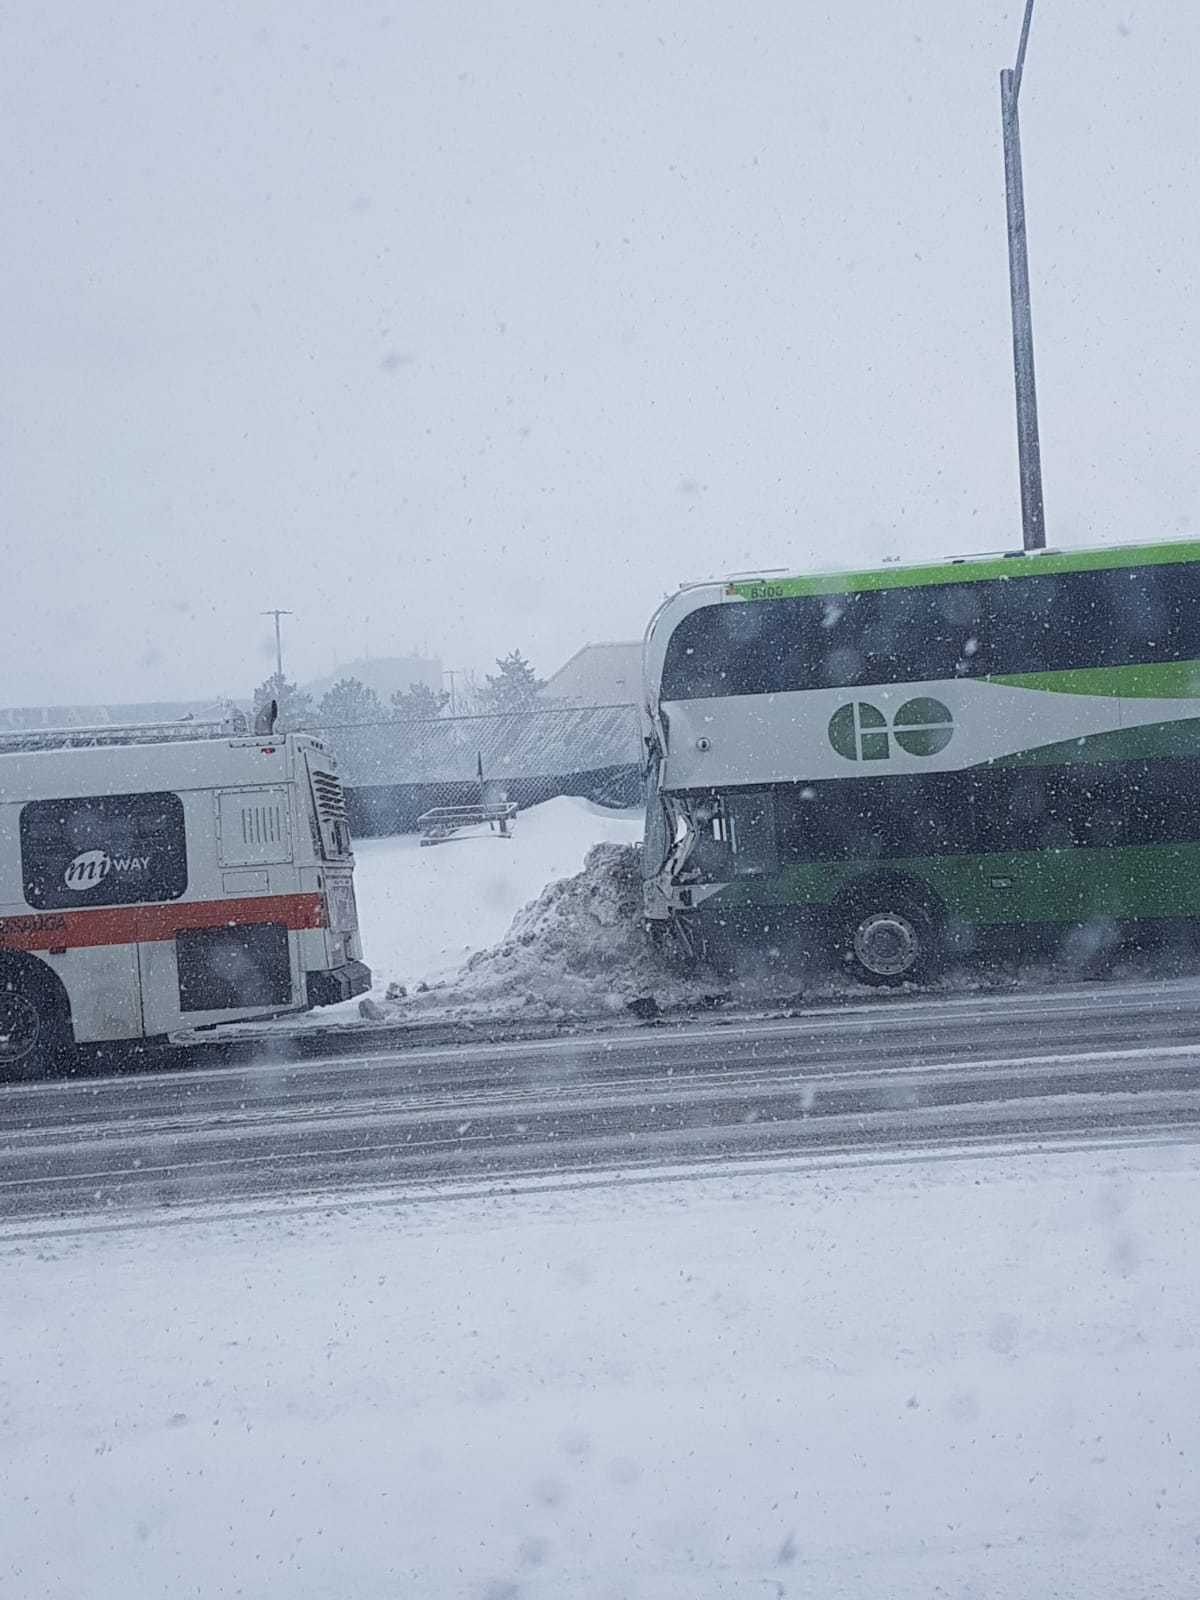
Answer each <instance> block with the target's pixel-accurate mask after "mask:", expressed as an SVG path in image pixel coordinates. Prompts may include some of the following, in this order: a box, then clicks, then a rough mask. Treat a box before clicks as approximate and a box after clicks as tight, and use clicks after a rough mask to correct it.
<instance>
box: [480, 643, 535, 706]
mask: <svg viewBox="0 0 1200 1600" xmlns="http://www.w3.org/2000/svg"><path fill="white" fill-rule="evenodd" d="M496 665H497V666H498V667H499V668H500V671H499V672H489V673H488V675H487V685H486V687H485V688H484V691H483V700H484V704H485V706H486V708H487V710H488V711H544V710H545V708H546V702H545V701H544V700H543V699H542V698H541V691H542V690H543V689H544V688H545V687H546V680H545V679H544V678H539V677H538V675H537V673H536V672H534V670H533V667H532V666H531V665H530V663H529V662H528V661H526V659H525V657H524V656H523V655H522V654H521V652H520V651H519V650H510V651H509V653H508V655H506V656H501V657H500V658H499V659H498V660H497V662H496Z"/></svg>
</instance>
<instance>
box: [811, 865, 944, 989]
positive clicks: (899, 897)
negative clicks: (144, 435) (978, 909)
mask: <svg viewBox="0 0 1200 1600" xmlns="http://www.w3.org/2000/svg"><path fill="white" fill-rule="evenodd" d="M941 921H942V919H941V918H940V917H939V916H938V914H937V908H936V906H935V905H933V904H932V903H931V902H930V900H929V898H928V897H927V896H926V895H923V894H922V893H921V892H920V891H919V889H917V888H916V887H915V886H913V887H909V886H908V885H906V884H904V883H889V882H886V881H884V882H881V883H878V884H872V885H863V886H861V887H856V888H855V890H854V892H853V893H851V894H850V895H848V896H847V897H846V898H845V900H844V901H843V902H842V904H841V905H840V906H839V907H838V908H837V911H836V920H835V934H834V938H835V945H836V948H837V954H838V955H839V956H840V957H841V959H842V962H843V963H844V965H845V968H846V970H847V971H848V972H849V973H850V974H851V975H852V976H853V977H855V978H857V979H858V980H859V982H860V983H868V984H871V985H874V986H876V987H878V986H883V987H895V986H897V985H899V984H904V983H928V981H929V980H930V979H931V978H933V977H935V976H936V974H937V972H938V970H939V969H940V967H941V965H942V962H943V960H944V959H945V946H944V941H943V938H942V926H941Z"/></svg>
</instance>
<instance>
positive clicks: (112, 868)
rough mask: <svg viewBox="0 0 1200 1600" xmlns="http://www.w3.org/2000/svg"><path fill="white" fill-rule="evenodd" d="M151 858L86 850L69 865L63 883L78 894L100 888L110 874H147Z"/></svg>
mask: <svg viewBox="0 0 1200 1600" xmlns="http://www.w3.org/2000/svg"><path fill="white" fill-rule="evenodd" d="M149 865H150V857H149V856H110V855H109V853H108V851H107V850H84V851H82V852H81V853H80V854H79V855H77V856H76V857H75V859H74V860H73V861H70V862H68V863H67V868H66V871H65V872H64V873H63V882H64V883H65V884H66V886H67V888H68V889H74V890H75V892H76V894H86V893H87V892H88V890H89V889H95V888H98V887H99V885H100V884H102V883H103V882H104V880H105V878H107V877H108V875H109V873H110V872H120V873H127V872H145V871H146V869H147V868H148V867H149Z"/></svg>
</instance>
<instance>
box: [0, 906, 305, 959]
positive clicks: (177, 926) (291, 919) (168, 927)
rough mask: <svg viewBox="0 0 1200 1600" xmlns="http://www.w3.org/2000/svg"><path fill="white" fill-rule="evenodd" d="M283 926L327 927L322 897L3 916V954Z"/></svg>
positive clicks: (0, 925)
mask: <svg viewBox="0 0 1200 1600" xmlns="http://www.w3.org/2000/svg"><path fill="white" fill-rule="evenodd" d="M259 922H275V923H279V922H282V923H283V925H284V926H285V927H287V928H290V929H292V930H296V931H298V930H300V929H302V928H324V927H325V926H326V919H325V900H324V896H323V895H321V894H264V895H256V896H254V897H253V898H252V899H245V900H193V901H174V902H172V903H171V904H168V905H157V906H103V907H101V906H97V907H96V909H95V910H94V911H46V912H35V913H31V914H30V915H28V916H16V917H0V950H81V949H85V948H87V947H94V946H97V945H111V944H150V943H153V942H156V941H159V940H163V939H173V938H174V937H175V935H176V934H177V933H182V932H183V931H185V930H186V929H189V928H238V927H247V926H250V925H251V924H253V923H259Z"/></svg>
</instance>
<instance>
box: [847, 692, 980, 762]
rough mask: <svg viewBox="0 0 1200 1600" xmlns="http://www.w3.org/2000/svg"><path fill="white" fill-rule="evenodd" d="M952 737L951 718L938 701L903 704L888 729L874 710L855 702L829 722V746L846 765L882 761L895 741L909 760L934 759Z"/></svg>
mask: <svg viewBox="0 0 1200 1600" xmlns="http://www.w3.org/2000/svg"><path fill="white" fill-rule="evenodd" d="M953 737H954V718H953V717H952V716H951V714H950V708H949V707H948V706H944V705H943V704H942V702H941V701H940V700H931V699H929V697H928V696H927V695H920V696H918V697H917V699H915V700H906V701H905V702H904V704H903V705H902V706H901V707H900V709H899V711H897V712H896V715H895V716H894V717H893V718H892V721H891V725H890V726H889V724H888V719H887V717H886V716H885V715H884V713H883V712H882V711H880V710H879V708H878V706H873V705H871V704H870V703H869V702H868V701H866V700H855V701H852V702H851V703H850V704H849V705H845V706H839V707H838V709H837V710H836V711H835V712H834V713H833V715H832V716H831V717H830V719H829V742H830V744H831V745H832V746H833V748H834V749H835V750H836V751H837V753H838V755H840V756H845V758H846V760H847V761H886V760H888V758H889V757H890V756H891V754H892V747H891V741H892V740H893V739H895V741H896V743H897V744H898V745H899V746H900V748H901V750H903V751H904V752H905V754H906V755H910V756H936V755H937V754H938V752H939V751H940V750H944V749H945V748H946V746H947V745H948V744H949V743H950V740H951V739H952V738H953Z"/></svg>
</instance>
